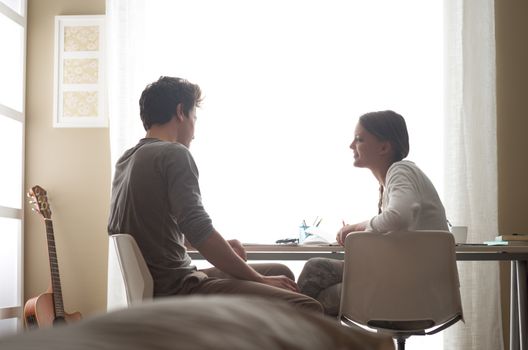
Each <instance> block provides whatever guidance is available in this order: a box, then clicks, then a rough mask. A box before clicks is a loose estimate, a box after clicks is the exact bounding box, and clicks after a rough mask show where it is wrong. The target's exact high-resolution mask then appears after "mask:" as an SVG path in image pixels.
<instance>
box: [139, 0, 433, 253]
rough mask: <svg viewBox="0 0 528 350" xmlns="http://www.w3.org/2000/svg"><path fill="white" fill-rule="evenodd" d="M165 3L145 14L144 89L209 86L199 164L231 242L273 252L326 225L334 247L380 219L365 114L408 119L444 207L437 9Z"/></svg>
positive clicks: (375, 4) (411, 4)
mask: <svg viewBox="0 0 528 350" xmlns="http://www.w3.org/2000/svg"><path fill="white" fill-rule="evenodd" d="M156 4H161V3H159V2H157V1H153V2H152V3H151V2H150V1H149V5H148V6H147V8H146V9H145V16H146V19H145V24H146V25H145V30H146V31H147V33H146V38H159V40H147V42H146V43H145V45H146V47H145V50H144V51H143V52H144V55H145V59H146V64H145V65H144V66H143V67H142V72H143V75H144V81H145V85H146V84H147V83H149V82H151V81H154V80H156V79H157V78H158V77H159V76H160V75H172V76H180V77H185V78H187V79H189V80H190V81H192V82H195V83H197V84H199V85H200V86H201V87H202V90H203V91H204V93H205V100H204V103H203V107H202V108H201V109H200V110H198V122H197V130H196V138H195V140H194V142H193V144H192V146H191V151H192V152H193V154H194V156H195V159H196V161H197V164H198V168H199V169H200V182H201V190H202V195H203V202H204V205H205V207H206V209H207V210H208V212H209V213H210V215H211V217H212V219H213V223H214V225H215V227H216V228H217V229H218V230H219V231H220V232H221V233H222V234H223V235H224V236H226V238H231V237H237V238H240V239H242V240H243V241H246V242H274V241H275V240H277V239H279V238H287V237H295V236H296V235H297V232H298V226H299V225H300V224H301V222H302V220H303V219H304V220H306V221H307V223H308V224H310V223H312V222H313V220H314V219H315V218H316V217H317V216H319V217H322V218H323V221H322V222H321V226H320V227H321V229H322V232H323V234H324V235H325V236H326V237H327V238H328V239H330V240H334V238H335V234H336V232H337V230H338V229H339V227H340V226H341V225H342V220H345V221H346V222H349V223H353V222H358V221H361V220H365V219H368V218H370V217H372V216H373V215H375V214H376V213H377V201H378V184H377V183H376V180H375V179H374V177H373V176H372V174H371V173H370V172H369V171H368V170H365V169H356V168H353V166H352V161H353V158H352V152H351V150H350V149H349V148H348V147H349V144H350V143H351V141H352V138H353V132H354V127H355V124H356V122H357V118H358V117H359V116H360V115H361V114H363V113H366V112H370V111H375V110H384V109H393V110H395V111H397V112H398V113H400V114H402V115H403V116H404V117H405V118H406V120H407V123H408V127H409V132H410V137H411V152H410V155H409V157H408V159H409V160H413V161H415V162H416V163H417V164H418V165H419V166H420V167H421V168H422V169H423V170H424V171H425V172H426V173H427V174H428V175H429V176H430V177H431V179H432V181H433V182H434V183H435V185H436V187H437V189H438V191H439V193H440V194H442V188H441V187H442V182H441V179H442V173H441V172H442V168H443V167H442V159H443V156H442V137H443V136H442V130H443V125H442V115H443V80H442V79H443V33H442V31H443V17H442V16H443V12H442V10H443V9H442V4H441V2H437V1H397V2H396V1H362V2H357V1H356V2H351V1H326V0H325V1H300V0H299V1H292V0H290V1H282V0H281V1H278V0H275V1H235V0H230V1H221V2H219V1H187V2H185V1H178V2H171V3H170V5H169V4H168V3H167V2H164V3H163V6H164V7H163V9H162V8H160V7H157V6H156ZM167 6H172V8H167ZM140 92H141V91H138V93H137V96H139V94H140ZM138 122H139V119H138Z"/></svg>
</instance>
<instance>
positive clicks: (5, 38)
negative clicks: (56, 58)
mask: <svg viewBox="0 0 528 350" xmlns="http://www.w3.org/2000/svg"><path fill="white" fill-rule="evenodd" d="M25 8H26V1H25V0H21V1H16V0H7V1H6V0H1V1H0V41H1V43H2V47H3V48H4V50H3V51H2V58H1V61H0V76H2V79H1V80H0V130H1V137H0V158H1V159H2V171H1V172H0V276H1V277H2V288H1V289H0V335H4V334H9V333H13V332H16V331H17V330H18V329H20V327H21V325H22V322H21V321H22V319H21V317H20V316H21V315H22V303H23V300H22V298H23V294H24V291H23V275H22V272H23V270H22V256H23V255H22V247H23V244H22V242H23V237H22V209H23V206H22V198H23V179H24V176H23V165H24V142H23V141H24V119H25V117H24V79H25V78H24V67H25V46H26V17H25Z"/></svg>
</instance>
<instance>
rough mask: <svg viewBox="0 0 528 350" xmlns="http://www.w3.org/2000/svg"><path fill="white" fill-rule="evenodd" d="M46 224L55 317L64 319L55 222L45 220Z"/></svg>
mask: <svg viewBox="0 0 528 350" xmlns="http://www.w3.org/2000/svg"><path fill="white" fill-rule="evenodd" d="M44 222H45V224H46V236H47V241H48V255H49V264H50V272H51V288H52V291H53V303H54V306H55V317H64V305H63V303H62V290H61V282H60V274H59V262H58V260H57V251H56V249H55V236H54V234H53V222H52V221H51V219H44Z"/></svg>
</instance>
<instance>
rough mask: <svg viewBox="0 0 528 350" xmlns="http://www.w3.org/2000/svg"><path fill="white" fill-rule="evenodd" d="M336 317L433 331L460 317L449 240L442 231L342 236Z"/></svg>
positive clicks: (372, 327) (399, 330)
mask: <svg viewBox="0 0 528 350" xmlns="http://www.w3.org/2000/svg"><path fill="white" fill-rule="evenodd" d="M339 319H340V320H341V322H342V323H343V324H346V325H349V326H352V327H361V328H363V329H367V330H369V331H373V332H379V333H384V334H390V335H391V336H392V337H393V338H394V339H396V341H397V343H398V349H401V350H403V349H405V339H407V338H408V337H409V336H411V335H426V334H434V333H437V332H439V331H441V330H443V329H445V328H447V327H449V326H450V325H452V324H454V323H456V322H457V321H459V320H462V319H463V313H462V303H461V299H460V289H459V280H458V270H457V266H456V255H455V242H454V240H453V235H452V234H451V233H449V232H447V231H399V232H389V233H375V232H356V233H353V234H350V235H348V236H347V238H346V240H345V266H344V272H343V287H342V294H341V305H340V311H339Z"/></svg>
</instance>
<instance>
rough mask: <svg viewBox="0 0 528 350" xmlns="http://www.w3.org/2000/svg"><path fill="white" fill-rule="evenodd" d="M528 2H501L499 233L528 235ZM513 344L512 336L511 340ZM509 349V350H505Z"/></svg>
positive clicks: (505, 269)
mask: <svg viewBox="0 0 528 350" xmlns="http://www.w3.org/2000/svg"><path fill="white" fill-rule="evenodd" d="M526 18H528V1H525V0H508V1H501V0H497V1H495V35H496V49H497V54H496V55H497V56H496V57H497V155H498V167H499V174H498V176H499V180H498V182H499V203H498V204H499V232H501V233H512V232H528V205H526V200H527V198H528V182H527V180H528V176H527V175H528V155H527V154H526V153H527V151H528V136H527V135H526V132H527V131H528V115H527V106H526V102H528V89H527V87H526V84H527V82H528V45H526V42H527V40H528V22H527V21H526ZM509 274H510V270H509V264H507V263H502V264H501V284H502V287H503V288H502V291H503V295H502V296H503V298H502V299H503V302H502V305H503V320H504V324H505V334H508V333H507V330H508V327H509V309H508V303H509V297H508V293H509V285H508V284H509ZM505 342H506V344H507V343H508V337H507V336H505ZM505 348H506V347H505Z"/></svg>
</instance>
